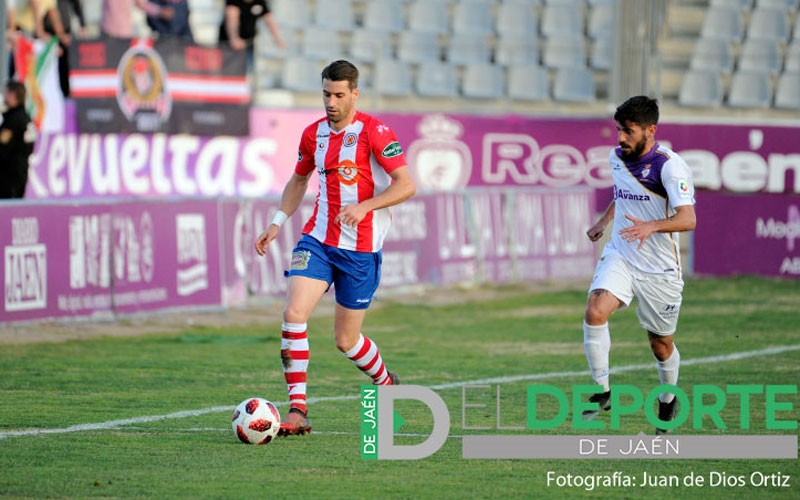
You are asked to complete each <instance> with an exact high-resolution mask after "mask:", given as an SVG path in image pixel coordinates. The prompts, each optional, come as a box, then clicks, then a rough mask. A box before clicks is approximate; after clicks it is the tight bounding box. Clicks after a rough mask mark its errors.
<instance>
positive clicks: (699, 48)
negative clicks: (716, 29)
mask: <svg viewBox="0 0 800 500" xmlns="http://www.w3.org/2000/svg"><path fill="white" fill-rule="evenodd" d="M689 67H690V68H691V69H698V70H699V69H705V70H710V71H711V70H716V71H721V72H722V73H724V74H730V73H731V71H733V48H732V46H731V42H729V41H728V40H723V39H721V38H700V39H698V40H697V42H695V44H694V49H693V51H692V59H691V61H690V63H689Z"/></svg>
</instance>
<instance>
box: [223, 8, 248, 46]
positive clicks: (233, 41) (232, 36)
mask: <svg viewBox="0 0 800 500" xmlns="http://www.w3.org/2000/svg"><path fill="white" fill-rule="evenodd" d="M239 14H240V13H239V7H236V6H235V5H226V6H225V30H226V31H227V32H228V43H229V44H230V45H231V48H232V49H234V50H244V49H245V47H247V44H246V43H245V41H244V40H242V38H241V37H240V36H239Z"/></svg>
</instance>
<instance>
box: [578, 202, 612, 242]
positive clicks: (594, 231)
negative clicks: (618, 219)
mask: <svg viewBox="0 0 800 500" xmlns="http://www.w3.org/2000/svg"><path fill="white" fill-rule="evenodd" d="M616 206H617V205H616V203H614V200H611V203H609V204H608V206H607V207H606V209H605V211H604V212H603V214H602V215H601V216H600V218H599V219H597V222H595V223H594V226H592V227H590V228H589V230H588V231H586V236H588V237H589V239H590V240H592V241H597V240H599V239H600V238H601V237H602V236H603V232H604V231H605V230H606V227H607V226H608V224H609V223H610V222H611V221H612V220H614V211H615V209H616Z"/></svg>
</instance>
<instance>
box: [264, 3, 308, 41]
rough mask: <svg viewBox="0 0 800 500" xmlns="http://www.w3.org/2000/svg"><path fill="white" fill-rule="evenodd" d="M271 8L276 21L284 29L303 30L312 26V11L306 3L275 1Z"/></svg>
mask: <svg viewBox="0 0 800 500" xmlns="http://www.w3.org/2000/svg"><path fill="white" fill-rule="evenodd" d="M270 7H271V9H272V12H273V14H274V16H275V21H276V22H277V23H278V24H279V25H280V26H282V27H284V28H299V29H303V28H306V27H308V25H309V24H311V11H310V9H309V8H308V5H307V4H306V2H298V1H296V0H274V1H273V2H271V3H270ZM284 31H286V30H284ZM281 34H283V33H281Z"/></svg>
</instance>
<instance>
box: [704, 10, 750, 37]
mask: <svg viewBox="0 0 800 500" xmlns="http://www.w3.org/2000/svg"><path fill="white" fill-rule="evenodd" d="M742 35H744V22H743V21H742V12H741V10H739V9H738V8H734V7H709V8H708V9H707V10H706V15H705V17H704V18H703V25H702V27H701V28H700V36H701V37H702V38H722V39H725V40H729V41H737V42H738V41H739V40H741V39H742Z"/></svg>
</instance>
